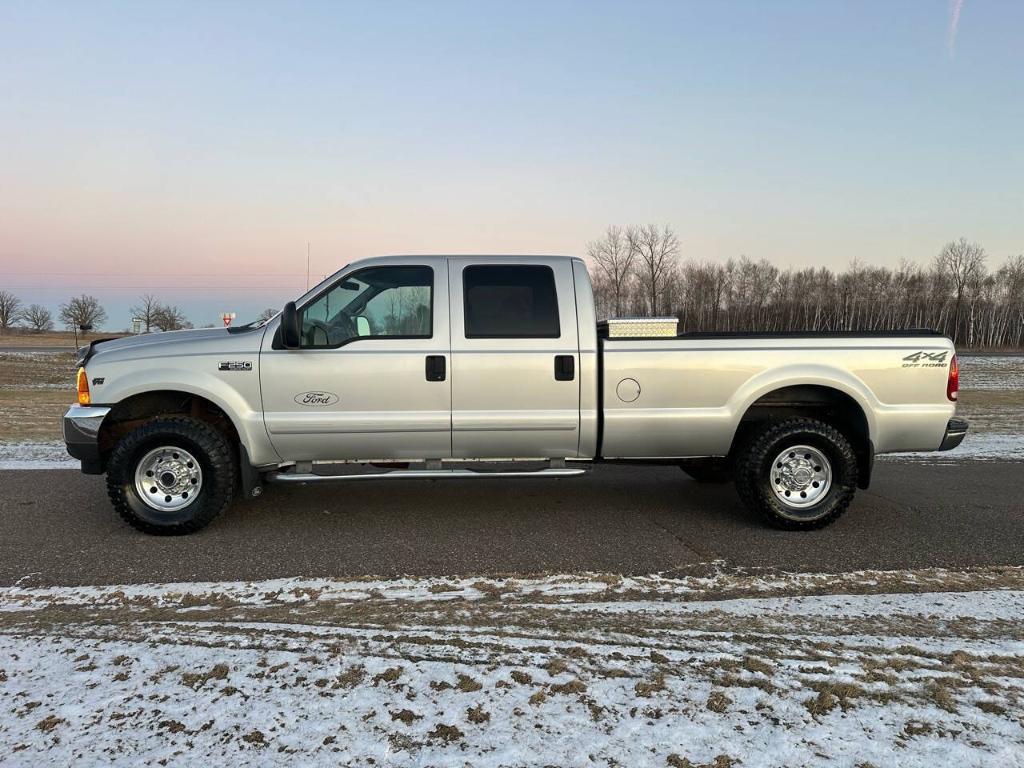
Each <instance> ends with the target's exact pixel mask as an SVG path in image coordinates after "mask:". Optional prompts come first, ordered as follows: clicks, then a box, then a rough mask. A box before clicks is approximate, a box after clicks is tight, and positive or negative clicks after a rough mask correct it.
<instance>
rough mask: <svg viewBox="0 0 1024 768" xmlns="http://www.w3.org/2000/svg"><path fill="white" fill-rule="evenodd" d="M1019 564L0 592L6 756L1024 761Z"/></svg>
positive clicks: (68, 759)
mask: <svg viewBox="0 0 1024 768" xmlns="http://www.w3.org/2000/svg"><path fill="white" fill-rule="evenodd" d="M1022 619H1024V569H1021V568H1000V569H986V570H976V571H968V572H949V571H941V570H930V571H916V572H909V571H908V572H859V573H852V574H842V575H822V574H813V575H812V574H797V575H782V576H771V577H766V576H756V575H747V574H744V573H737V572H719V573H717V574H716V575H712V576H708V577H702V578H698V577H687V578H677V579H671V578H661V577H657V576H652V577H647V578H620V577H616V576H596V575H591V576H580V577H576V576H552V577H548V578H543V579H533V580H518V581H512V580H500V579H465V580H456V579H451V580H440V579H421V580H420V579H403V580H395V581H349V582H337V581H330V580H279V581H272V582H262V583H249V584H243V583H229V584H228V583H220V584H218V583H205V584H168V585H144V586H130V587H129V586H121V587H116V586H115V587H82V588H18V587H13V588H6V589H3V590H0V764H3V765H5V766H8V765H10V766H36V765H40V764H44V763H45V764H58V765H70V764H75V765H103V766H107V765H123V766H135V765H140V764H161V765H163V764H167V765H175V764H177V765H185V764H192V765H204V764H205V765H223V764H229V763H230V764H234V765H302V766H310V765H312V766H318V765H332V766H334V765H345V766H369V765H387V766H464V765H473V766H526V765H557V766H590V765H599V766H648V765H650V766H670V767H673V766H674V767H676V768H678V767H679V766H690V767H691V768H692V767H693V766H715V767H716V768H725V767H727V766H754V765H757V766H817V765H822V766H825V765H828V766H851V767H852V766H878V767H881V766H890V765H899V766H928V767H929V768H931V766H938V765H956V766H982V765H985V766H989V765H991V766H996V765H998V766H1020V765H1024V623H1022Z"/></svg>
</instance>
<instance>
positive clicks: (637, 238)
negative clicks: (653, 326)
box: [626, 224, 679, 317]
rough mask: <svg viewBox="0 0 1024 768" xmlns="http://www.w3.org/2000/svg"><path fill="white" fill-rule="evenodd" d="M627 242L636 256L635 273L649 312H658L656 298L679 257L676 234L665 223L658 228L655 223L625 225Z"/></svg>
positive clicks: (655, 313) (673, 271) (669, 277)
mask: <svg viewBox="0 0 1024 768" xmlns="http://www.w3.org/2000/svg"><path fill="white" fill-rule="evenodd" d="M626 242H627V244H628V247H629V250H630V252H631V253H633V254H634V255H635V257H636V258H637V260H638V269H637V277H638V280H639V282H640V287H641V289H642V295H643V296H644V298H645V299H646V300H647V301H648V302H649V303H648V313H649V314H650V316H651V317H657V316H658V309H659V299H660V298H661V296H662V294H664V292H665V290H666V288H667V287H668V285H669V283H670V280H671V278H672V276H673V274H674V273H675V271H676V267H677V264H676V261H677V259H678V258H679V238H678V237H676V233H675V232H673V231H672V228H671V227H670V226H668V225H667V224H666V225H665V226H664V227H661V228H658V227H657V226H656V225H654V224H648V225H647V226H644V227H628V228H627V229H626Z"/></svg>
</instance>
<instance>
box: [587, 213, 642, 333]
mask: <svg viewBox="0 0 1024 768" xmlns="http://www.w3.org/2000/svg"><path fill="white" fill-rule="evenodd" d="M587 255H588V256H589V257H590V260H591V261H592V262H593V263H594V266H596V267H597V269H598V271H599V273H600V274H601V275H602V276H603V279H604V280H605V281H606V282H607V284H608V286H609V287H610V290H611V295H612V310H613V312H614V315H615V317H622V302H623V300H624V299H625V291H626V288H627V287H628V284H629V282H630V280H632V279H634V270H633V264H634V263H635V260H636V251H634V250H633V249H632V248H630V247H629V242H628V241H627V239H626V236H625V233H624V232H623V231H622V227H608V230H607V231H606V232H605V233H604V237H602V238H601V239H600V240H594V241H593V242H591V243H588V244H587Z"/></svg>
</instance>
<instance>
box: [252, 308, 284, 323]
mask: <svg viewBox="0 0 1024 768" xmlns="http://www.w3.org/2000/svg"><path fill="white" fill-rule="evenodd" d="M280 311H281V310H279V309H274V308H272V307H267V308H266V309H264V310H263V311H262V312H260V316H259V317H257V318H256V322H257V323H262V322H263V321H264V320H269V319H270V318H272V317H273V316H274V315H276V314H277V313H278V312H280Z"/></svg>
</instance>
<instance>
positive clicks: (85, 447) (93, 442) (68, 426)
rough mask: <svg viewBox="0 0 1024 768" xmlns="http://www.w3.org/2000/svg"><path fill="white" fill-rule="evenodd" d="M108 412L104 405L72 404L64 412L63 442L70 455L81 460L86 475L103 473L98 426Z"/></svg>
mask: <svg viewBox="0 0 1024 768" xmlns="http://www.w3.org/2000/svg"><path fill="white" fill-rule="evenodd" d="M108 413H110V409H109V408H106V407H104V406H85V405H73V406H71V407H70V408H68V412H67V413H65V414H64V444H65V445H66V446H67V449H68V453H69V454H71V456H72V457H74V458H76V459H78V460H79V461H80V462H82V472H84V473H85V474H87V475H101V474H103V462H102V460H101V458H100V443H99V435H100V426H101V425H102V424H103V419H104V418H106V416H107V414H108Z"/></svg>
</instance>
